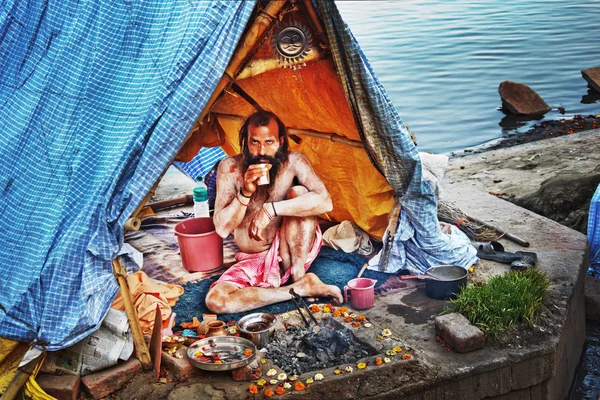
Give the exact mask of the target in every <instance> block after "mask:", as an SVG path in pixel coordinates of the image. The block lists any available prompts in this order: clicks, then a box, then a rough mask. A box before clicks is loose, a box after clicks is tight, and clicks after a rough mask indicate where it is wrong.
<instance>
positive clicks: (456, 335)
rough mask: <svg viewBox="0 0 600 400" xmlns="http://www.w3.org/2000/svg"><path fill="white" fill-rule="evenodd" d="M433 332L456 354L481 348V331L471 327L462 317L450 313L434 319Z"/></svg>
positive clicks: (482, 341) (483, 338)
mask: <svg viewBox="0 0 600 400" xmlns="http://www.w3.org/2000/svg"><path fill="white" fill-rule="evenodd" d="M435 330H436V332H437V333H438V335H440V336H441V337H442V338H444V340H445V341H446V342H448V344H449V345H450V346H451V347H452V348H453V349H454V350H456V351H457V352H458V353H468V352H470V351H473V350H477V349H479V348H481V347H483V345H484V343H485V337H484V336H483V332H482V331H481V329H479V328H477V327H476V326H474V325H471V323H470V322H469V320H468V319H466V318H465V317H464V315H462V314H459V313H452V314H446V315H440V316H438V317H436V318H435Z"/></svg>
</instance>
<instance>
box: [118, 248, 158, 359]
mask: <svg viewBox="0 0 600 400" xmlns="http://www.w3.org/2000/svg"><path fill="white" fill-rule="evenodd" d="M112 264H113V274H114V275H115V278H117V282H119V289H120V290H121V296H122V297H123V303H124V304H125V313H127V319H128V320H129V326H130V328H131V335H132V336H133V343H134V344H135V355H136V356H137V358H138V359H139V360H140V362H141V363H142V366H143V367H144V369H145V370H149V369H152V360H151V359H150V351H149V350H148V345H147V344H146V342H145V341H144V334H143V333H142V328H141V327H140V321H139V319H138V316H137V311H136V309H135V306H134V305H133V299H132V297H131V292H130V291H129V285H127V279H126V276H127V272H126V271H125V267H123V264H122V263H121V259H120V258H119V257H117V258H115V259H114V260H113V261H112Z"/></svg>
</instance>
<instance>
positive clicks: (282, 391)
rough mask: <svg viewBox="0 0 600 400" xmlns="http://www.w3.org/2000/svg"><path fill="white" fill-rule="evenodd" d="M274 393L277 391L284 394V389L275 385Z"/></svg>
mask: <svg viewBox="0 0 600 400" xmlns="http://www.w3.org/2000/svg"><path fill="white" fill-rule="evenodd" d="M275 393H277V394H284V393H285V389H284V388H282V387H281V386H277V389H275Z"/></svg>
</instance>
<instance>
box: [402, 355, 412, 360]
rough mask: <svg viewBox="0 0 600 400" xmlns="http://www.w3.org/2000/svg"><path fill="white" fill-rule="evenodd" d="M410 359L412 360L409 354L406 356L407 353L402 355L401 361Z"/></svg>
mask: <svg viewBox="0 0 600 400" xmlns="http://www.w3.org/2000/svg"><path fill="white" fill-rule="evenodd" d="M411 358H412V356H411V355H410V354H408V353H406V354H402V359H403V360H410V359H411Z"/></svg>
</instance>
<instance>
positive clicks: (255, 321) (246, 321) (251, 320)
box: [237, 313, 277, 349]
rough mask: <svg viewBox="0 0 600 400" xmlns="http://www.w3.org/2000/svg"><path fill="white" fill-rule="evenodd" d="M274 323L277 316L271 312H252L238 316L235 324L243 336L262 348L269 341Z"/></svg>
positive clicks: (273, 330)
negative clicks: (238, 318)
mask: <svg viewBox="0 0 600 400" xmlns="http://www.w3.org/2000/svg"><path fill="white" fill-rule="evenodd" d="M276 323H277V318H276V317H275V316H274V315H273V314H268V313H253V314H248V315H246V316H243V317H242V318H240V320H239V321H238V323H237V326H238V330H239V331H240V334H241V335H242V336H243V337H245V338H247V339H250V340H251V341H252V343H254V344H255V345H256V347H258V348H259V349H262V348H263V347H265V346H266V345H267V344H269V342H270V341H271V338H272V337H273V332H275V324H276Z"/></svg>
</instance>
